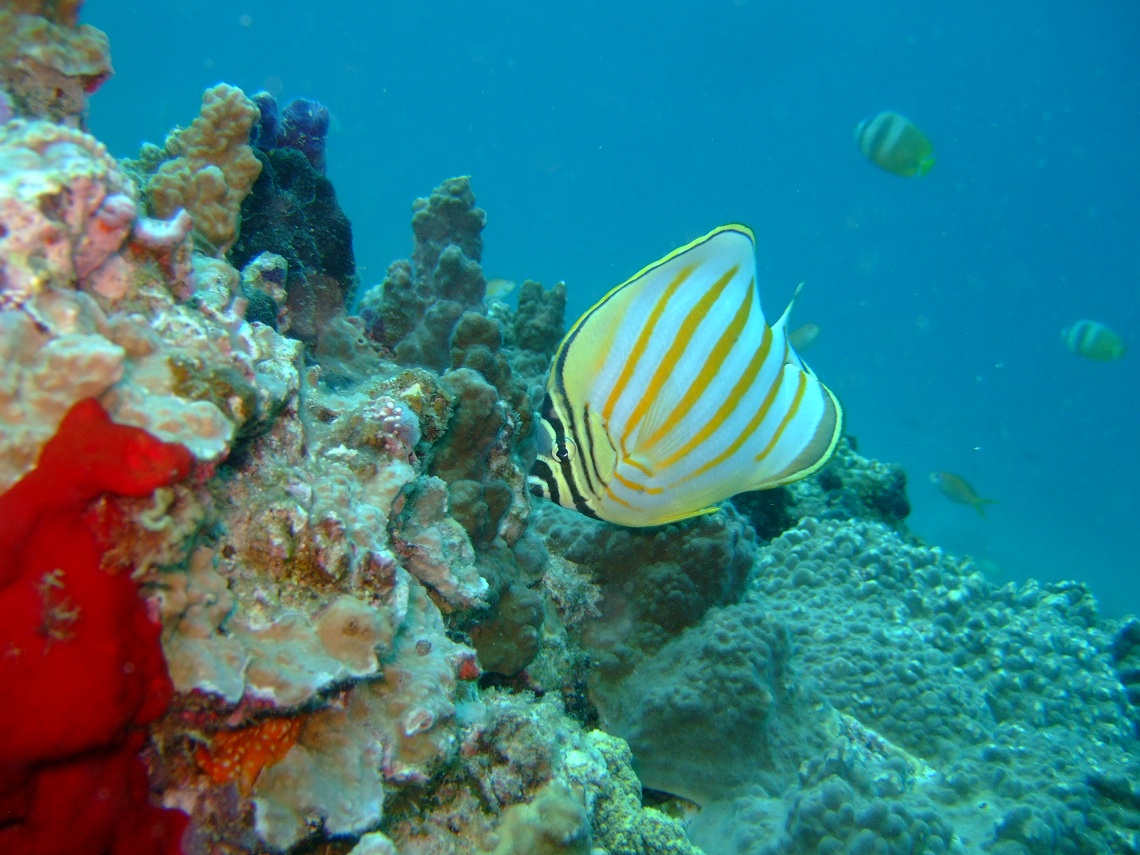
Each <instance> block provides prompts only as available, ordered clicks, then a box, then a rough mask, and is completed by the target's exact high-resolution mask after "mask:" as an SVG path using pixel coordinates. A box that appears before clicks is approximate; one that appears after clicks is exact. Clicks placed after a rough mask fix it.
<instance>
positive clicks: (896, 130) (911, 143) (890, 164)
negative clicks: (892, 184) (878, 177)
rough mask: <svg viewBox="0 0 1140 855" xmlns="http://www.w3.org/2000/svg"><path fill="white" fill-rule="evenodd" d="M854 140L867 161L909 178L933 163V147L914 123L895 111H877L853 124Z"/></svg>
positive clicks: (926, 171) (928, 167)
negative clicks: (877, 112)
mask: <svg viewBox="0 0 1140 855" xmlns="http://www.w3.org/2000/svg"><path fill="white" fill-rule="evenodd" d="M855 142H856V143H858V145H859V150H860V151H861V152H863V156H864V157H866V158H867V159H868V160H869V161H871V163H873V164H875V165H876V166H878V167H879V168H880V169H885V170H886V171H887V172H893V173H894V174H895V175H902V176H904V177H906V178H910V177H913V176H916V175H925V174H926V173H928V172H929V171H930V170H931V168H932V167H933V166H934V146H932V145H931V144H930V140H928V139H927V138H926V135H925V134H923V133H922V131H920V130H919V129H918V128H917V127H915V125H914V123H913V122H912V121H910V119H907V118H906V117H904V116H900V115H899V114H898V113H891V112H885V113H879V115H877V116H875V117H874V118H871V119H865V120H864V121H862V122H860V123H859V124H858V125H856V126H855Z"/></svg>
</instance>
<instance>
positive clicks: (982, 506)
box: [974, 499, 998, 520]
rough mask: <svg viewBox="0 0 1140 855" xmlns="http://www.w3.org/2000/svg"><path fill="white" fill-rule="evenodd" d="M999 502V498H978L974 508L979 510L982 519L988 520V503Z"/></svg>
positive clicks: (994, 503)
mask: <svg viewBox="0 0 1140 855" xmlns="http://www.w3.org/2000/svg"><path fill="white" fill-rule="evenodd" d="M997 503H998V500H997V499H978V500H977V501H976V502H974V510H975V511H977V512H978V514H979V515H980V516H981V518H982V519H984V520H988V519H989V517H987V516H986V505H996V504H997Z"/></svg>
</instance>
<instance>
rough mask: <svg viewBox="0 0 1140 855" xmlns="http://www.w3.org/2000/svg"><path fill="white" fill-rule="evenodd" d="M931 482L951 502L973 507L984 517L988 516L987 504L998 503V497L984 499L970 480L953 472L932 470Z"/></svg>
mask: <svg viewBox="0 0 1140 855" xmlns="http://www.w3.org/2000/svg"><path fill="white" fill-rule="evenodd" d="M930 483H931V484H933V485H934V486H935V487H937V488H938V490H939V492H941V493H942V495H943V496H945V497H946V498H947V499H949V500H950V501H951V502H957V503H958V504H959V505H969V506H970V507H972V508H973V509H974V510H976V511H977V512H978V513H979V514H981V516H982V519H985V518H986V510H985V506H986V505H994V504H997V499H983V498H982V497H981V496H979V495H978V491H977V490H975V489H974V488H973V487H971V486H970V482H969V481H967V480H966V479H965V478H963V477H962V476H961V475H955V474H954V473H953V472H931V473H930Z"/></svg>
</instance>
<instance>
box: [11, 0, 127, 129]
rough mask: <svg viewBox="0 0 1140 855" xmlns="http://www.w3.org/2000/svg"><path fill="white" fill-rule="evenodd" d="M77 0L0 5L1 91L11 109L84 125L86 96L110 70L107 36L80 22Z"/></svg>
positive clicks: (18, 0) (79, 0)
mask: <svg viewBox="0 0 1140 855" xmlns="http://www.w3.org/2000/svg"><path fill="white" fill-rule="evenodd" d="M82 5H83V4H82V0H66V2H59V3H56V2H51V0H14V2H7V3H5V4H4V7H3V8H0V91H4V92H6V93H7V96H8V97H10V98H11V101H12V106H13V108H14V112H15V113H16V115H19V116H23V117H27V118H36V119H49V120H51V121H53V122H60V123H62V124H66V125H70V126H71V127H79V128H81V127H83V126H84V125H85V124H86V116H87V96H89V95H91V94H93V93H94V92H95V91H96V90H98V89H99V87H100V86H102V84H103V82H104V81H106V80H107V78H109V77H110V76H111V74H112V73H113V70H112V68H111V55H110V47H109V43H108V41H107V36H106V34H104V33H103V32H102V31H101V30H98V29H96V28H95V27H93V26H91V25H90V24H79V23H78V19H79V9H80V7H81V6H82Z"/></svg>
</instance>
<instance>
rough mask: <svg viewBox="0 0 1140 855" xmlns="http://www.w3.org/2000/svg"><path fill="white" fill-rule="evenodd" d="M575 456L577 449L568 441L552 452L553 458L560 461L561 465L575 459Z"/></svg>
mask: <svg viewBox="0 0 1140 855" xmlns="http://www.w3.org/2000/svg"><path fill="white" fill-rule="evenodd" d="M577 454H578V449H577V448H575V447H574V443H573V442H572V441H571V440H569V439H567V440H566V441H565V442H563V443H562V444H561V445H559V446H558V449H557V450H556V451H555V452H554V456H555V457H557V458H558V459H559V460H561V461H562V462H563V463H568V462H570V460H571V459H573V458H574V457H576V456H577Z"/></svg>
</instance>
